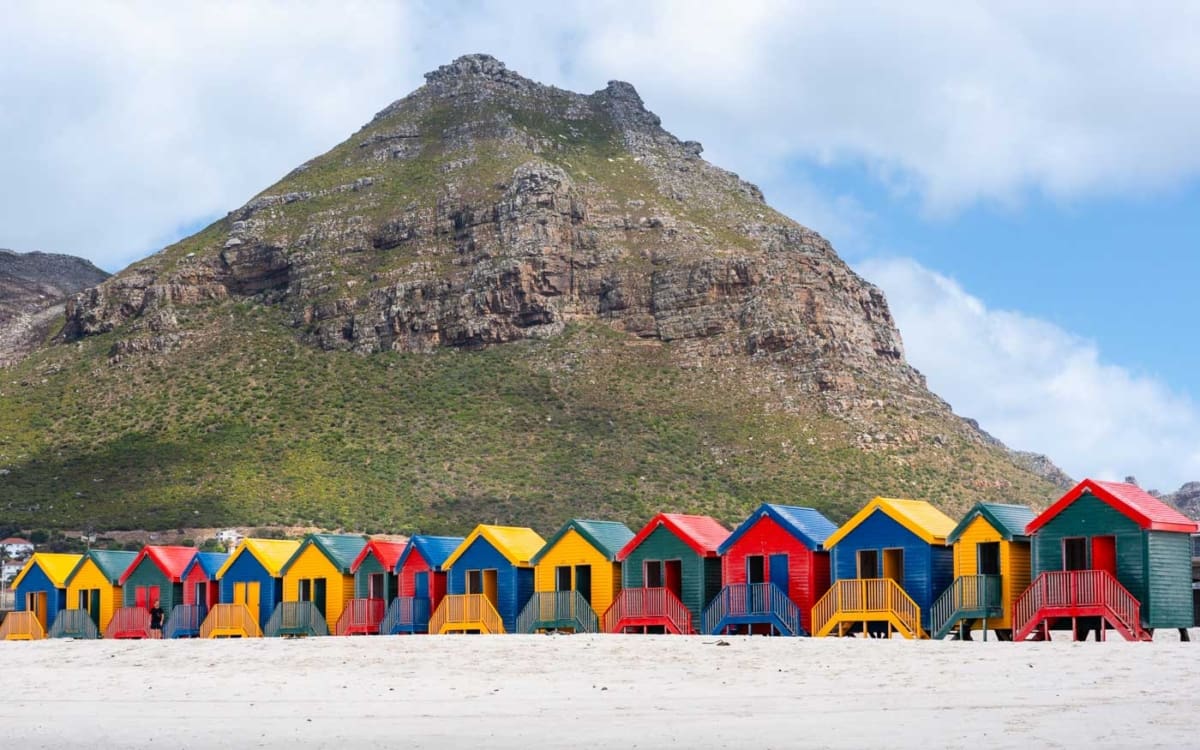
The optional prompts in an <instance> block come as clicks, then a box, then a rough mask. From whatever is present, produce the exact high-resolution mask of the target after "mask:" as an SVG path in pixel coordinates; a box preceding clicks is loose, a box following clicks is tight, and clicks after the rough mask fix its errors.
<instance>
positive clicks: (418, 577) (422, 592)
mask: <svg viewBox="0 0 1200 750" xmlns="http://www.w3.org/2000/svg"><path fill="white" fill-rule="evenodd" d="M413 598H415V599H428V598H429V573H426V572H424V571H422V572H420V573H414V574H413Z"/></svg>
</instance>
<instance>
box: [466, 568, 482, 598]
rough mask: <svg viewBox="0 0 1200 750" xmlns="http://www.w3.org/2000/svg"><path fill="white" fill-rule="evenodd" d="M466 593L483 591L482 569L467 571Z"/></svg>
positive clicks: (480, 592)
mask: <svg viewBox="0 0 1200 750" xmlns="http://www.w3.org/2000/svg"><path fill="white" fill-rule="evenodd" d="M467 593H468V594H482V593H483V571H482V570H468V571H467Z"/></svg>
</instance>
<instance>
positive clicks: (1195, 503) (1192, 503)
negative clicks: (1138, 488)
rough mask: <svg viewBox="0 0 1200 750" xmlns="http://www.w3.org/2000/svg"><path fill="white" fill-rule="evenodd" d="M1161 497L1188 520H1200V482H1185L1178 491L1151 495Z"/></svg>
mask: <svg viewBox="0 0 1200 750" xmlns="http://www.w3.org/2000/svg"><path fill="white" fill-rule="evenodd" d="M1151 494H1154V495H1157V496H1158V497H1161V498H1162V499H1163V500H1165V501H1167V502H1168V503H1170V504H1171V505H1173V506H1175V507H1176V508H1179V510H1180V511H1181V512H1182V513H1183V514H1184V515H1186V516H1187V517H1188V518H1195V519H1197V520H1200V482H1185V483H1184V485H1183V486H1182V487H1180V488H1179V489H1178V490H1176V491H1174V492H1171V493H1167V494H1160V493H1157V492H1155V493H1151Z"/></svg>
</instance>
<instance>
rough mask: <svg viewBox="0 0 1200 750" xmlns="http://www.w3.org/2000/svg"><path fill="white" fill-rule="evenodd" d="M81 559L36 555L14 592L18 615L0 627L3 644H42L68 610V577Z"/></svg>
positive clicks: (20, 574)
mask: <svg viewBox="0 0 1200 750" xmlns="http://www.w3.org/2000/svg"><path fill="white" fill-rule="evenodd" d="M81 557H83V556H82V555H64V554H55V553H52V552H35V553H34V554H33V556H32V557H30V558H29V561H28V562H26V563H25V567H23V568H21V572H19V573H17V577H16V578H14V579H13V582H12V590H13V591H14V592H15V595H16V597H15V598H16V611H15V612H12V613H10V614H9V615H8V617H6V618H4V624H3V625H0V640H10V641H18V640H20V641H29V640H41V639H42V638H45V637H46V633H47V632H48V631H49V630H50V628H51V627H52V626H53V625H54V620H55V618H57V617H58V613H59V612H60V611H62V610H64V609H66V608H67V576H69V575H71V571H72V570H74V569H75V566H76V565H78V564H79V560H80V558H81Z"/></svg>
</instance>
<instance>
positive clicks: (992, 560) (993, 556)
mask: <svg viewBox="0 0 1200 750" xmlns="http://www.w3.org/2000/svg"><path fill="white" fill-rule="evenodd" d="M978 550H979V575H982V576H998V575H1000V542H983V543H981V544H980V545H978Z"/></svg>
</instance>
